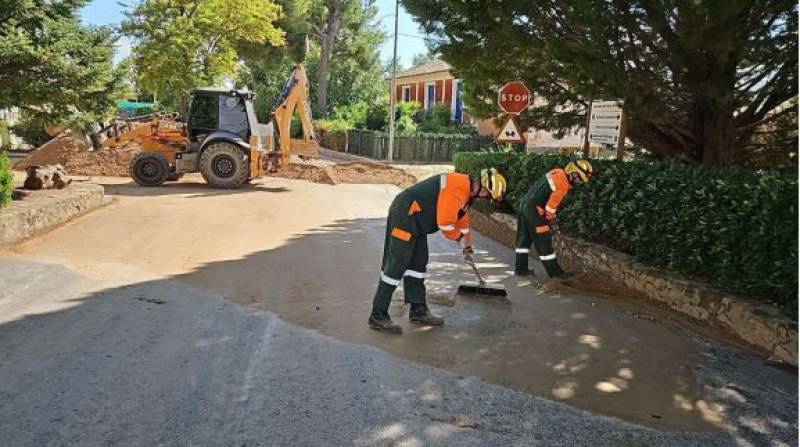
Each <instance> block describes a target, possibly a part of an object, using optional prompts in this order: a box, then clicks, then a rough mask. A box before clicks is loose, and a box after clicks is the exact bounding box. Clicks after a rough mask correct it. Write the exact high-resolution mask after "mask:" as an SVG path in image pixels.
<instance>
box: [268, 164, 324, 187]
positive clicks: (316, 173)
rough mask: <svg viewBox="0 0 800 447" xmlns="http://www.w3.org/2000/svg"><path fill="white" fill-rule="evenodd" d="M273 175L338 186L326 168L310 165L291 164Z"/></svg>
mask: <svg viewBox="0 0 800 447" xmlns="http://www.w3.org/2000/svg"><path fill="white" fill-rule="evenodd" d="M271 175H274V176H275V177H283V178H290V179H295V180H308V181H310V182H314V183H322V184H325V185H335V184H336V182H334V181H333V179H332V178H331V176H330V174H329V173H328V171H327V170H326V169H325V167H323V166H317V165H310V164H300V163H289V165H288V166H284V167H282V168H280V169H279V170H278V172H277V173H275V174H271Z"/></svg>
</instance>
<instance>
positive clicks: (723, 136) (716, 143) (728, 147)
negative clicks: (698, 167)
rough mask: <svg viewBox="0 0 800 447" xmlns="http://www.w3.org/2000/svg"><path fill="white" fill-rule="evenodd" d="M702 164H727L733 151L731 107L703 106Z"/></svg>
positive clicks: (729, 162)
mask: <svg viewBox="0 0 800 447" xmlns="http://www.w3.org/2000/svg"><path fill="white" fill-rule="evenodd" d="M700 132H702V144H703V152H702V154H703V158H702V161H703V165H704V166H729V165H730V164H731V161H732V153H733V112H732V110H731V107H730V106H728V107H725V106H721V107H719V106H718V107H704V111H703V123H702V128H701V129H700Z"/></svg>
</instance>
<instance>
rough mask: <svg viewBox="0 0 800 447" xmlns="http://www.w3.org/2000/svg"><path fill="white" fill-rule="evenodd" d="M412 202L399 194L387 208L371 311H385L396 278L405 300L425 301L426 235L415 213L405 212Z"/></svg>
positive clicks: (387, 307)
mask: <svg viewBox="0 0 800 447" xmlns="http://www.w3.org/2000/svg"><path fill="white" fill-rule="evenodd" d="M412 202H413V200H410V199H406V198H405V197H404V196H403V195H402V194H401V195H399V196H397V198H395V200H394V202H392V206H391V207H390V208H389V217H388V218H387V220H386V239H385V242H384V243H383V263H382V265H381V277H380V281H379V282H378V289H377V290H376V291H375V297H374V298H373V300H372V310H373V311H383V312H388V310H389V304H390V302H391V300H392V294H393V293H394V291H395V289H396V288H397V286H398V285H399V284H400V280H402V281H403V291H404V292H405V301H406V302H407V303H412V304H425V276H426V271H427V266H428V235H427V234H425V233H424V232H422V231H420V228H419V222H418V221H417V219H418V218H419V217H418V216H419V215H418V214H416V215H409V208H410V207H411V203H412Z"/></svg>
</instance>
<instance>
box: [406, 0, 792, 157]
mask: <svg viewBox="0 0 800 447" xmlns="http://www.w3.org/2000/svg"><path fill="white" fill-rule="evenodd" d="M402 2H403V4H404V5H405V7H406V8H407V9H408V10H409V12H410V13H411V14H412V15H413V16H415V17H416V19H417V20H418V21H419V23H420V24H421V26H422V27H423V28H424V29H425V30H426V31H427V32H429V33H431V35H432V36H433V39H432V41H433V42H435V47H436V50H437V51H440V52H441V53H442V55H443V57H444V59H445V60H447V61H448V62H449V63H450V64H451V65H453V66H454V70H455V72H456V74H457V76H459V77H460V78H462V79H464V80H465V81H466V82H465V85H466V86H467V88H466V93H467V101H466V102H467V105H468V106H470V108H471V113H472V114H474V115H479V116H480V115H483V116H491V115H493V114H495V113H496V112H497V109H496V106H495V105H494V98H496V88H497V86H498V85H501V84H502V83H504V82H506V81H508V80H512V79H523V80H524V81H525V82H526V83H527V84H528V86H529V87H530V88H531V89H532V90H534V91H535V92H536V94H537V95H539V96H541V97H543V98H544V99H545V100H546V103H543V104H541V105H538V106H537V107H536V108H535V109H533V110H532V111H531V112H530V113H528V114H527V116H526V119H527V120H528V122H530V123H532V124H534V125H535V126H536V127H538V128H543V129H548V130H553V131H557V132H566V131H568V130H571V129H575V128H576V127H578V126H581V125H584V124H585V117H584V111H585V108H586V106H587V105H588V103H589V102H590V101H591V100H592V99H593V98H603V99H611V98H615V99H616V98H619V99H623V100H624V101H625V107H626V110H627V112H628V116H629V136H630V138H631V139H632V140H633V141H634V142H635V143H637V144H639V145H641V146H643V147H645V148H647V149H649V150H651V151H652V152H654V153H657V154H661V155H665V156H671V157H677V158H682V159H686V160H691V161H696V162H702V163H704V164H706V165H714V166H725V165H730V164H734V163H738V162H740V161H741V160H743V159H746V158H747V157H748V156H749V155H751V151H752V150H753V145H752V142H753V141H754V140H758V138H757V134H758V132H760V131H763V130H765V129H767V130H769V131H775V130H776V129H775V128H776V126H778V125H782V124H784V123H786V122H787V121H788V122H789V123H790V124H791V125H790V126H788V127H782V128H780V129H777V130H778V131H780V132H784V133H787V132H795V131H796V127H797V121H796V116H797V115H796V112H797V110H796V107H795V106H794V105H791V104H792V103H791V101H792V100H793V99H795V98H796V97H797V4H796V2H794V1H789V0H763V1H752V0H730V1H716V0H639V1H630V0H627V1H626V0H611V1H608V0H575V1H566V0H543V1H518V0H474V1H470V2H463V1H458V0H402ZM789 115H791V116H793V118H792V119H788V120H786V119H784V118H786V117H787V116H789Z"/></svg>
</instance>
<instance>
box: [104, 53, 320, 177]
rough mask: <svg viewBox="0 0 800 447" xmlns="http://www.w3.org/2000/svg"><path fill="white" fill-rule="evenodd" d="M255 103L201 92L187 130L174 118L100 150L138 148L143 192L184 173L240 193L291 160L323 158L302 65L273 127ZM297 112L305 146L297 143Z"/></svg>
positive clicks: (247, 95)
mask: <svg viewBox="0 0 800 447" xmlns="http://www.w3.org/2000/svg"><path fill="white" fill-rule="evenodd" d="M253 98H255V94H254V93H252V92H249V91H244V90H225V89H219V88H197V89H194V90H192V91H191V99H190V103H189V114H188V116H187V118H186V122H185V123H181V122H178V121H177V120H176V116H175V115H156V116H154V117H153V118H152V120H151V122H150V123H149V124H139V125H135V124H128V125H125V126H123V127H121V128H115V132H114V135H113V136H111V137H109V139H108V140H106V141H105V142H104V143H103V144H102V146H101V148H110V147H119V146H121V145H125V144H129V143H136V144H139V145H140V146H141V147H142V152H141V153H139V154H137V155H136V156H135V157H134V158H133V160H132V161H131V165H130V174H131V177H132V178H133V179H134V180H135V181H136V183H138V184H140V185H142V186H158V185H161V184H163V183H164V182H165V181H169V180H177V179H178V178H180V176H181V175H183V174H185V173H189V172H200V173H201V174H202V175H203V178H204V179H205V180H206V182H207V183H208V184H209V185H210V186H212V187H215V188H238V187H239V186H241V185H242V184H244V183H246V182H248V181H250V180H251V179H254V178H257V177H260V176H261V175H263V174H264V173H265V172H274V171H276V170H277V169H278V168H279V167H280V166H282V165H285V164H288V162H289V158H290V157H291V156H292V155H298V156H300V157H302V158H307V157H314V156H318V155H319V145H318V144H317V141H316V135H315V134H314V127H313V124H312V118H311V107H310V104H309V96H308V78H307V77H306V72H305V69H303V66H302V65H296V66H295V67H294V68H293V69H292V73H291V74H290V76H289V78H288V79H287V80H286V84H285V85H284V88H283V91H282V92H281V95H280V97H279V98H278V101H277V104H276V106H275V108H274V109H273V111H272V114H271V123H269V124H260V123H259V122H258V120H257V118H256V114H255V109H254V107H253ZM295 110H297V112H298V115H299V116H300V122H301V124H302V129H303V138H302V139H293V138H291V135H290V125H291V121H292V116H293V115H294V112H295ZM101 150H102V149H101Z"/></svg>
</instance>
